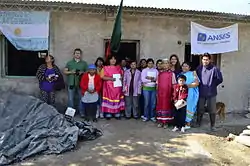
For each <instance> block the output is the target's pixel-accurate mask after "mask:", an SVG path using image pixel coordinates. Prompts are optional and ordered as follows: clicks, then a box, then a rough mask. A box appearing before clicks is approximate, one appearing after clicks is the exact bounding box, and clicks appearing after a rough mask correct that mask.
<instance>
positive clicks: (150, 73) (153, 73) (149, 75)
mask: <svg viewBox="0 0 250 166" xmlns="http://www.w3.org/2000/svg"><path fill="white" fill-rule="evenodd" d="M147 76H148V77H154V78H156V72H151V71H149V72H147Z"/></svg>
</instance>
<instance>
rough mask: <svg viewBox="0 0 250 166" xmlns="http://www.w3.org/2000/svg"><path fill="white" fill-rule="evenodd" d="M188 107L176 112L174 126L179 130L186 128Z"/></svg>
mask: <svg viewBox="0 0 250 166" xmlns="http://www.w3.org/2000/svg"><path fill="white" fill-rule="evenodd" d="M186 112H187V106H185V107H182V108H180V109H178V110H175V115H174V125H175V126H176V127H178V128H181V127H185V120H186Z"/></svg>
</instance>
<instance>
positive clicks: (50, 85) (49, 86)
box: [41, 68, 56, 92]
mask: <svg viewBox="0 0 250 166" xmlns="http://www.w3.org/2000/svg"><path fill="white" fill-rule="evenodd" d="M55 74H56V72H55V70H54V69H53V68H52V69H48V68H47V69H46V71H45V73H44V75H45V78H47V77H49V75H55ZM41 89H42V90H43V91H45V92H52V91H53V90H54V82H49V81H47V80H45V81H43V82H42V83H41Z"/></svg>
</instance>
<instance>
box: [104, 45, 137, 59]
mask: <svg viewBox="0 0 250 166" xmlns="http://www.w3.org/2000/svg"><path fill="white" fill-rule="evenodd" d="M104 43H105V52H104V53H106V49H107V46H108V40H104ZM139 50H140V41H139V40H122V41H121V45H120V49H119V51H118V53H117V58H118V61H119V62H120V61H121V60H122V59H129V60H139V58H140V57H139V56H140V54H139ZM104 56H105V55H104Z"/></svg>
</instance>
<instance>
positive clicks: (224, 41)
mask: <svg viewBox="0 0 250 166" xmlns="http://www.w3.org/2000/svg"><path fill="white" fill-rule="evenodd" d="M238 43H239V41H238V24H233V25H231V26H228V27H223V28H208V27H205V26H202V25H200V24H197V23H194V22H191V54H204V53H209V54H220V53H226V52H232V51H238Z"/></svg>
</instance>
